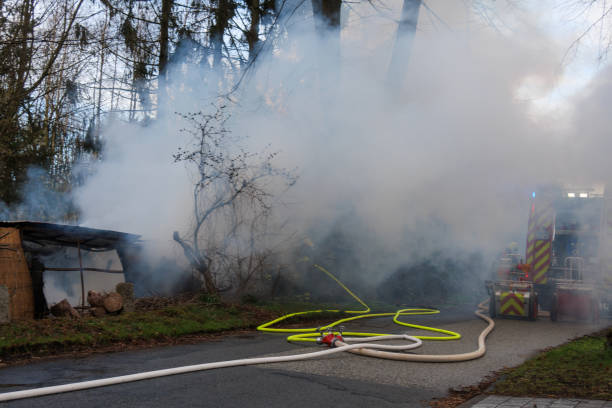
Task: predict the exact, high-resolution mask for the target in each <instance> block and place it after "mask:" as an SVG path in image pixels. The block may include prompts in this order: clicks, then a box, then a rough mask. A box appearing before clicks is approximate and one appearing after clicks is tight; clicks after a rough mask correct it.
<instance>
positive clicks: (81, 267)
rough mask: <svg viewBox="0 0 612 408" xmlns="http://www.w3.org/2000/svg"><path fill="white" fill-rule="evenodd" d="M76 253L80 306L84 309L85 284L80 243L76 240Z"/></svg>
mask: <svg viewBox="0 0 612 408" xmlns="http://www.w3.org/2000/svg"><path fill="white" fill-rule="evenodd" d="M77 252H78V253H79V271H80V272H81V306H82V307H85V283H84V282H83V259H82V258H81V241H79V240H77Z"/></svg>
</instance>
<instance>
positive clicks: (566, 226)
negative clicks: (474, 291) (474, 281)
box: [486, 186, 612, 321]
mask: <svg viewBox="0 0 612 408" xmlns="http://www.w3.org/2000/svg"><path fill="white" fill-rule="evenodd" d="M609 203H612V200H610V199H608V200H606V194H605V190H604V187H603V186H590V187H571V186H566V187H547V188H541V189H539V190H538V191H536V192H534V193H533V194H532V199H531V209H530V212H529V223H528V230H527V244H526V249H525V260H524V261H522V259H519V260H518V261H517V260H516V259H517V256H516V254H514V257H509V256H508V253H507V252H508V251H506V252H505V253H504V256H502V259H500V261H499V264H498V265H499V266H498V273H497V275H498V276H497V279H496V280H495V281H487V282H486V286H487V291H488V293H489V295H490V305H489V313H490V314H491V316H499V317H511V318H512V317H513V318H522V319H529V320H535V319H536V318H537V316H538V313H539V311H540V310H545V311H548V313H549V314H550V318H551V319H552V320H553V321H556V320H557V319H560V318H573V319H582V320H592V321H596V320H598V319H599V315H600V310H601V311H603V312H604V313H606V314H607V313H610V312H611V307H610V306H611V303H612V299H611V298H610V297H611V296H612V295H611V293H612V205H610V204H609ZM606 204H608V205H606Z"/></svg>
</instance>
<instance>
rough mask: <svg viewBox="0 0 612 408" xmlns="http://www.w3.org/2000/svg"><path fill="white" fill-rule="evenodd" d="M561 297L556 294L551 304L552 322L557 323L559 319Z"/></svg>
mask: <svg viewBox="0 0 612 408" xmlns="http://www.w3.org/2000/svg"><path fill="white" fill-rule="evenodd" d="M558 309H559V297H558V296H557V294H556V293H555V294H554V295H553V297H552V301H551V302H550V320H552V321H553V322H556V321H557V319H558V318H559V315H558V313H559V310H558Z"/></svg>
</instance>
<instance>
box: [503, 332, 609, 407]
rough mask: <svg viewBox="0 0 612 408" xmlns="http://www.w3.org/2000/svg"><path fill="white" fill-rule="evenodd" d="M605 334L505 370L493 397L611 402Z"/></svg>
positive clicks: (593, 336)
mask: <svg viewBox="0 0 612 408" xmlns="http://www.w3.org/2000/svg"><path fill="white" fill-rule="evenodd" d="M608 330H612V329H608ZM605 334H606V330H604V331H602V332H600V333H596V334H593V335H589V336H585V337H582V338H579V339H577V340H574V341H571V342H569V343H566V344H564V345H561V346H558V347H555V348H552V349H549V350H547V351H545V352H543V353H541V354H540V355H538V356H537V357H534V358H532V359H530V360H528V361H526V362H525V363H523V364H522V365H520V366H518V367H516V368H513V369H509V370H507V372H506V373H504V375H503V376H502V377H501V379H500V380H499V381H497V382H496V383H495V386H494V389H493V393H495V394H503V395H513V396H532V397H552V398H564V397H573V398H589V399H600V400H612V348H606V335H605Z"/></svg>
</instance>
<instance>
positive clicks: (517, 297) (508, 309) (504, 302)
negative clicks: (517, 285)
mask: <svg viewBox="0 0 612 408" xmlns="http://www.w3.org/2000/svg"><path fill="white" fill-rule="evenodd" d="M499 300H500V305H501V307H500V312H501V314H505V315H514V316H523V315H525V309H524V307H523V303H524V297H523V295H521V294H520V293H513V292H502V294H501V296H500V299H499Z"/></svg>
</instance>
